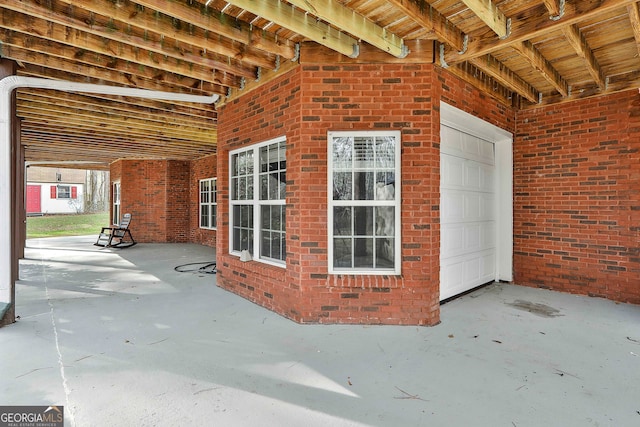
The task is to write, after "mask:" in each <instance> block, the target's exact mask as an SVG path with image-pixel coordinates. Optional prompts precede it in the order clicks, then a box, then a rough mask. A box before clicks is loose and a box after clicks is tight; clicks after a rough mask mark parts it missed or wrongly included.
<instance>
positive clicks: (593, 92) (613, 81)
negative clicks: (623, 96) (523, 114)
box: [523, 70, 640, 109]
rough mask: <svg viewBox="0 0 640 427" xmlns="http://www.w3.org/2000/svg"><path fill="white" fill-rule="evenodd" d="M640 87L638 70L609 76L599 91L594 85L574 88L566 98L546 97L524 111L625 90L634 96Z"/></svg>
mask: <svg viewBox="0 0 640 427" xmlns="http://www.w3.org/2000/svg"><path fill="white" fill-rule="evenodd" d="M639 87H640V70H636V71H632V72H630V73H626V74H622V75H618V76H611V77H610V78H609V84H608V85H607V88H606V89H604V90H603V89H600V88H599V87H598V86H596V85H595V84H591V86H583V87H574V88H572V90H571V94H570V95H569V96H567V97H560V96H559V95H558V96H546V97H544V98H543V99H542V102H541V103H540V104H538V105H531V106H525V107H523V108H524V109H529V108H537V107H540V106H544V105H555V104H564V103H567V102H571V101H577V100H581V99H588V98H593V97H596V96H602V95H608V94H612V93H618V92H623V91H626V90H633V91H634V92H635V93H636V94H637V91H638V88H639Z"/></svg>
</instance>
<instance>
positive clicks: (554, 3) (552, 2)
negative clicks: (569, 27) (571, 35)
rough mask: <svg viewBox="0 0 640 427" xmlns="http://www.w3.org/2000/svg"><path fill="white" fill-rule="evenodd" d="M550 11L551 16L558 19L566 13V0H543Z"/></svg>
mask: <svg viewBox="0 0 640 427" xmlns="http://www.w3.org/2000/svg"><path fill="white" fill-rule="evenodd" d="M543 1H544V5H545V7H546V8H547V10H548V11H549V18H550V19H553V20H558V19H560V18H562V15H564V0H543Z"/></svg>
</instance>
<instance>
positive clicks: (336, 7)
mask: <svg viewBox="0 0 640 427" xmlns="http://www.w3.org/2000/svg"><path fill="white" fill-rule="evenodd" d="M288 1H289V3H291V4H293V5H294V6H296V7H298V8H300V9H302V10H306V11H307V12H309V13H312V14H313V15H315V16H317V17H318V18H321V19H323V20H325V21H327V22H329V23H330V24H333V25H335V26H337V27H339V28H345V29H347V31H348V32H349V33H350V34H351V35H353V36H356V37H358V38H359V39H361V40H364V41H366V42H367V43H369V44H371V45H373V46H375V47H377V48H378V49H380V50H382V51H383V52H387V53H388V54H390V55H393V56H395V57H396V58H404V57H405V56H407V54H408V53H409V50H408V48H407V46H406V45H405V44H404V41H403V40H402V37H399V36H397V35H396V34H393V33H392V32H390V31H387V30H386V29H384V28H382V27H380V26H379V25H376V24H374V23H373V22H371V21H370V20H368V19H367V18H365V17H364V16H362V15H359V14H357V13H355V12H354V11H353V10H352V9H349V8H347V7H345V6H343V5H342V4H340V3H338V2H337V1H335V0H288Z"/></svg>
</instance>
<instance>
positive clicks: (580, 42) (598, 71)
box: [562, 25, 607, 89]
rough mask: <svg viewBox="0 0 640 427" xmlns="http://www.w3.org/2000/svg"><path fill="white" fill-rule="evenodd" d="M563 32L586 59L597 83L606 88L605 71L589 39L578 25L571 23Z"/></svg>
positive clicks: (587, 65) (586, 64) (590, 72)
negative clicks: (590, 45)
mask: <svg viewBox="0 0 640 427" xmlns="http://www.w3.org/2000/svg"><path fill="white" fill-rule="evenodd" d="M562 32H563V33H564V35H565V37H566V38H567V40H568V41H569V43H570V44H571V46H572V47H573V49H574V50H575V51H576V53H577V54H578V56H580V58H582V59H583V60H584V62H585V66H586V67H587V70H588V71H589V74H591V77H592V78H593V80H594V81H595V82H596V85H598V87H599V88H600V89H605V88H606V86H607V83H606V79H605V77H604V73H603V72H602V68H601V67H600V64H599V63H598V60H597V59H596V57H595V55H594V54H593V50H591V48H590V47H589V43H588V42H587V39H585V37H584V34H582V32H581V31H580V29H579V28H578V26H577V25H570V26H568V27H565V28H563V29H562Z"/></svg>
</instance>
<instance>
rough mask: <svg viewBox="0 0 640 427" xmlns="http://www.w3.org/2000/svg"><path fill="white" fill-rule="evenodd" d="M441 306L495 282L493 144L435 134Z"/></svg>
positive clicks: (444, 129) (448, 131)
mask: <svg viewBox="0 0 640 427" xmlns="http://www.w3.org/2000/svg"><path fill="white" fill-rule="evenodd" d="M440 136H441V139H440V198H441V199H440V214H441V216H440V218H441V225H440V227H441V228H440V300H444V299H447V298H450V297H452V296H455V295H458V294H460V293H462V292H465V291H467V290H469V289H473V288H475V287H476V286H479V285H482V284H485V283H487V282H491V281H493V280H494V279H495V278H496V223H497V222H496V179H495V177H496V166H495V163H496V162H495V153H494V144H493V142H490V141H486V140H484V139H481V138H478V137H476V136H473V135H469V134H467V133H464V132H461V131H459V130H457V129H454V128H452V127H449V126H446V125H444V124H443V125H441V128H440Z"/></svg>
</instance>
